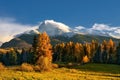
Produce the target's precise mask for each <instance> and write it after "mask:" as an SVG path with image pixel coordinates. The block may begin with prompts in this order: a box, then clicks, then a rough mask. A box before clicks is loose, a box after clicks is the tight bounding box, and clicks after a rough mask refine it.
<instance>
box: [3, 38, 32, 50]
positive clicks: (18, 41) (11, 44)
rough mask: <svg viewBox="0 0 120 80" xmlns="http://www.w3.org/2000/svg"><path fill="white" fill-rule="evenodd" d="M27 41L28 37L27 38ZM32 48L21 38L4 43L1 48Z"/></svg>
mask: <svg viewBox="0 0 120 80" xmlns="http://www.w3.org/2000/svg"><path fill="white" fill-rule="evenodd" d="M26 39H27V37H26ZM11 47H14V48H30V47H32V45H31V44H29V43H27V42H26V41H24V40H22V39H20V38H14V39H12V40H11V41H9V42H6V43H3V44H2V46H1V48H11Z"/></svg>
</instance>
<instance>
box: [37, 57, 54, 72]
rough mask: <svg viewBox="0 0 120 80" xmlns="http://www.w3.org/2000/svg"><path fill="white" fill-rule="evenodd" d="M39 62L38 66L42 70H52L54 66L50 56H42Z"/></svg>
mask: <svg viewBox="0 0 120 80" xmlns="http://www.w3.org/2000/svg"><path fill="white" fill-rule="evenodd" d="M38 61H39V63H38V66H39V68H40V70H41V71H50V70H51V68H52V65H51V62H50V61H49V58H48V57H44V56H41V57H39V59H38Z"/></svg>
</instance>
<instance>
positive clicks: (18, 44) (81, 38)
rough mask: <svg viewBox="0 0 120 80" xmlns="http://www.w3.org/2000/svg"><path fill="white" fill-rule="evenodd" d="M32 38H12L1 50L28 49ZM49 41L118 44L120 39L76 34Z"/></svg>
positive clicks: (26, 35)
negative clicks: (108, 41) (107, 42)
mask: <svg viewBox="0 0 120 80" xmlns="http://www.w3.org/2000/svg"><path fill="white" fill-rule="evenodd" d="M34 36H35V35H30V34H23V35H21V36H19V37H18V38H14V39H12V40H11V41H9V42H6V43H4V44H3V45H2V46H1V47H2V48H8V47H15V48H30V47H32V43H33V38H34ZM50 39H51V44H52V45H55V44H58V43H62V42H64V43H66V42H69V41H73V42H79V43H85V42H91V41H92V40H96V41H98V42H100V43H101V42H102V41H103V40H109V39H112V40H113V41H114V42H115V43H116V44H118V42H120V39H115V38H112V37H105V36H95V35H82V34H76V35H73V36H72V37H68V36H51V37H50Z"/></svg>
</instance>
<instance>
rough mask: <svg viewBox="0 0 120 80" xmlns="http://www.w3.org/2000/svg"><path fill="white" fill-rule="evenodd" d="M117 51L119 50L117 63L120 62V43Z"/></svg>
mask: <svg viewBox="0 0 120 80" xmlns="http://www.w3.org/2000/svg"><path fill="white" fill-rule="evenodd" d="M116 52H117V55H116V56H117V64H120V43H119V45H118V46H117V50H116Z"/></svg>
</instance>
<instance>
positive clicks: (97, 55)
mask: <svg viewBox="0 0 120 80" xmlns="http://www.w3.org/2000/svg"><path fill="white" fill-rule="evenodd" d="M93 59H94V62H97V63H101V62H102V48H101V45H99V47H98V49H97V51H96V53H95V56H94V58H93Z"/></svg>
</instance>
